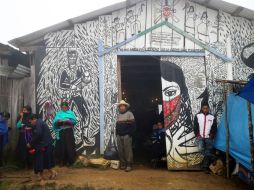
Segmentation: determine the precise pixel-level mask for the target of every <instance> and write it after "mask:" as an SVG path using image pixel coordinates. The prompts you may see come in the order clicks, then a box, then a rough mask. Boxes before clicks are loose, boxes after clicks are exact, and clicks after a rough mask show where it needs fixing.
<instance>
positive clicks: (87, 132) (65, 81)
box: [37, 23, 99, 154]
mask: <svg viewBox="0 0 254 190" xmlns="http://www.w3.org/2000/svg"><path fill="white" fill-rule="evenodd" d="M93 24H95V23H88V24H86V25H76V26H75V30H72V31H61V32H58V33H55V34H49V35H47V36H46V37H45V40H46V56H45V58H44V59H43V61H42V62H41V64H40V72H39V82H38V84H37V102H38V105H39V107H40V109H39V112H40V113H42V114H44V118H46V119H47V122H48V124H49V126H51V122H52V118H53V117H54V113H55V112H56V111H58V110H59V109H60V102H61V101H63V100H65V101H68V102H69V104H70V108H71V109H72V110H73V111H74V112H75V114H76V116H77V117H78V124H77V125H76V126H75V140H76V144H77V151H78V152H79V153H83V154H91V153H95V152H96V148H97V147H96V146H97V145H96V143H97V141H98V140H99V139H98V132H99V122H98V118H99V97H98V90H97V88H98V71H97V59H96V55H95V50H96V47H97V41H95V39H94V38H93V36H92V35H91V33H92V30H93V29H92V26H93ZM95 28H96V26H94V29H95ZM93 32H94V34H95V33H96V31H93ZM88 33H90V35H89V36H88V35H87V34H88ZM81 47H82V48H81ZM96 87H97V88H96ZM47 105H50V107H48V106H47ZM49 109H50V112H49V111H48V110H49ZM48 112H49V113H50V116H49V115H48ZM45 114H46V115H45Z"/></svg>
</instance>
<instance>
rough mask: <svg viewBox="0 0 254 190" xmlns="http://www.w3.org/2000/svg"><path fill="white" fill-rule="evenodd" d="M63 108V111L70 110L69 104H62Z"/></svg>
mask: <svg viewBox="0 0 254 190" xmlns="http://www.w3.org/2000/svg"><path fill="white" fill-rule="evenodd" d="M61 109H62V110H63V111H68V110H69V106H62V107H61Z"/></svg>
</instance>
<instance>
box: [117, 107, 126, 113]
mask: <svg viewBox="0 0 254 190" xmlns="http://www.w3.org/2000/svg"><path fill="white" fill-rule="evenodd" d="M126 110H127V106H125V105H120V106H119V112H120V113H124V112H126Z"/></svg>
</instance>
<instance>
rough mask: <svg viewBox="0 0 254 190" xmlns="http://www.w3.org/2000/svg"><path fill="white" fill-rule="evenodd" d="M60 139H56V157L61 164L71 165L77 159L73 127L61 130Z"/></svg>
mask: <svg viewBox="0 0 254 190" xmlns="http://www.w3.org/2000/svg"><path fill="white" fill-rule="evenodd" d="M59 135H60V139H59V140H57V141H56V148H55V159H56V162H57V163H58V164H60V165H71V164H73V163H74V162H75V159H76V150H75V139H74V133H73V129H72V128H67V129H64V130H62V131H60V134H59Z"/></svg>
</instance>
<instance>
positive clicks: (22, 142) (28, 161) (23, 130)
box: [16, 105, 32, 167]
mask: <svg viewBox="0 0 254 190" xmlns="http://www.w3.org/2000/svg"><path fill="white" fill-rule="evenodd" d="M31 114H32V108H31V107H30V106H28V105H27V106H24V107H23V109H22V111H21V112H20V115H19V117H18V119H17V123H16V127H17V128H18V129H19V138H18V144H17V147H16V158H17V160H18V162H20V163H21V164H22V165H24V166H25V167H30V166H32V158H31V155H30V154H29V152H28V150H27V147H26V145H27V144H28V143H30V142H31V140H32V128H31V126H30V123H29V118H30V117H31Z"/></svg>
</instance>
